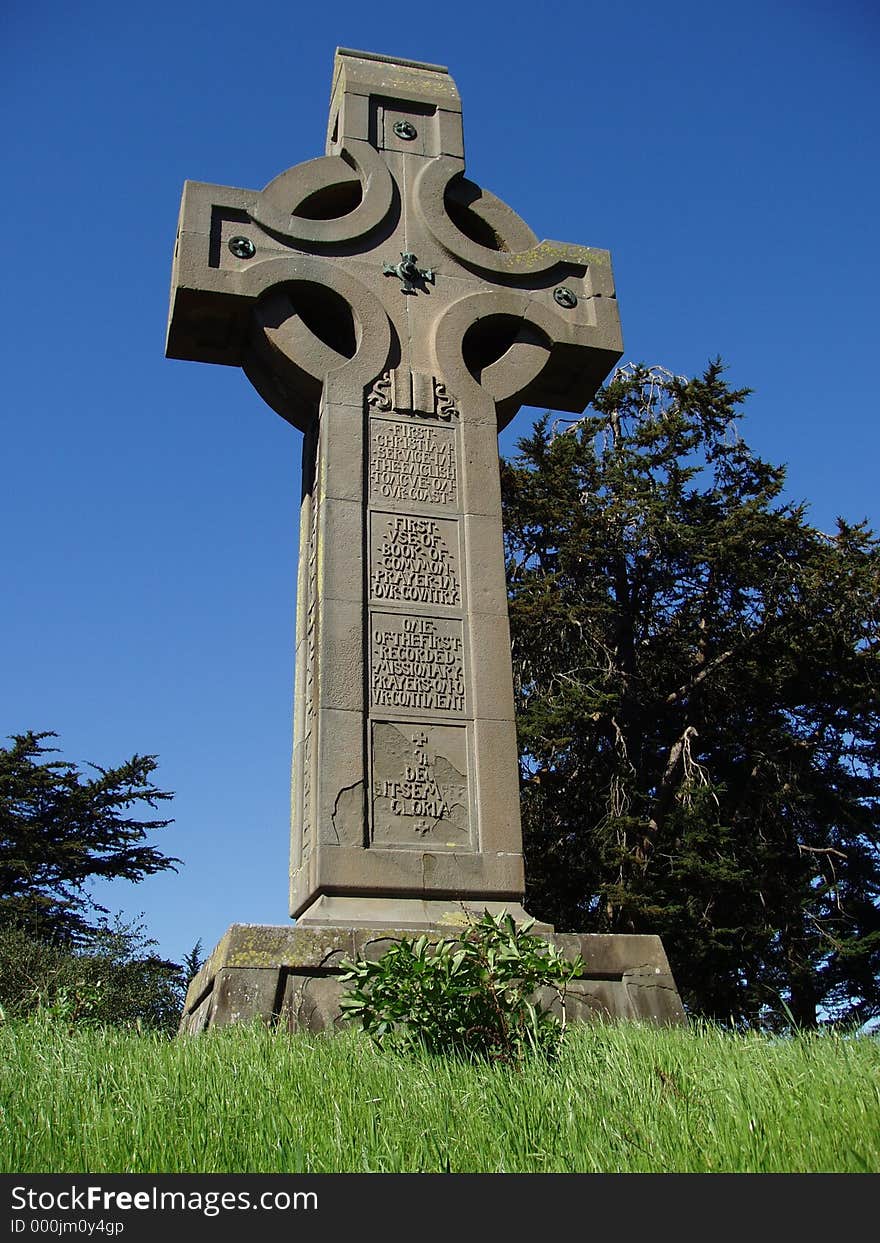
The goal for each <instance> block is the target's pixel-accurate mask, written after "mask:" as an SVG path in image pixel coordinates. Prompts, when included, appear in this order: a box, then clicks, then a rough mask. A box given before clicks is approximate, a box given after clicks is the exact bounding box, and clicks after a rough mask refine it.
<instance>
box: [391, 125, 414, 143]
mask: <svg viewBox="0 0 880 1243" xmlns="http://www.w3.org/2000/svg"><path fill="white" fill-rule="evenodd" d="M394 132H395V134H396V135H397V137H398V138H405V139H406V141H407V142H412V140H413V139H414V138H415V137H416V136H417V134H418V131H417V129H416V127H415V126H414V125H413V124H412V123H411V122H410V121H395V122H394Z"/></svg>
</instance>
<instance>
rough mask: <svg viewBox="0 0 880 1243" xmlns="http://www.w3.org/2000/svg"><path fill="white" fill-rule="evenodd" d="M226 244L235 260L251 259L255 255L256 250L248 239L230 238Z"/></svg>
mask: <svg viewBox="0 0 880 1243" xmlns="http://www.w3.org/2000/svg"><path fill="white" fill-rule="evenodd" d="M228 244H229V249H230V250H231V251H232V253H233V254H234V255H235V257H236V259H253V257H254V255H255V254H256V253H257V248H256V246H255V245H254V244H253V242H252V241H251V239H250V238H249V237H241V236H238V237H231V238H230V239H229V243H228Z"/></svg>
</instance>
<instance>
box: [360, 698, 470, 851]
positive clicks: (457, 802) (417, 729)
mask: <svg viewBox="0 0 880 1243" xmlns="http://www.w3.org/2000/svg"><path fill="white" fill-rule="evenodd" d="M372 765H373V773H372V795H373V834H372V835H373V843H372V844H373V845H374V846H393V847H395V848H398V849H399V848H400V847H407V846H410V847H414V848H418V849H422V850H424V849H426V848H430V847H434V848H438V849H439V848H443V849H456V848H457V849H459V850H470V849H472V848H473V844H472V841H471V827H470V826H471V816H470V794H469V790H468V768H469V765H468V740H467V730H466V729H465V728H464V726H460V725H433V724H432V725H422V724H419V725H412V724H405V723H403V722H392V721H374V722H373V726H372Z"/></svg>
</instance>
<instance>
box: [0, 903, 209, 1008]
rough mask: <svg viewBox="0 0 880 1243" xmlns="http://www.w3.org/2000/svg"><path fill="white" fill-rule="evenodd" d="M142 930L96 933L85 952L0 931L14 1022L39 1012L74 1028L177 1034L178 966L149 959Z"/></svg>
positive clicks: (5, 1004)
mask: <svg viewBox="0 0 880 1243" xmlns="http://www.w3.org/2000/svg"><path fill="white" fill-rule="evenodd" d="M153 944H154V942H153V941H151V940H150V939H149V938H147V937H145V936H144V935H143V932H142V930H141V927H140V926H139V925H137V924H130V925H126V924H123V923H120V922H118V921H117V923H116V924H115V925H105V926H104V927H101V928H98V929H95V930H94V932H93V934H92V936H91V937H90V939H89V941H88V943H87V944H86V945H84V946H82V947H81V948H78V949H73V948H71V947H70V946H65V945H61V944H58V943H53V942H50V941H44V940H40V939H38V938H35V937H34V936H32V935H31V934H30V933H29V932H28V931H27V929H25V928H24V927H22V926H19V925H16V924H10V925H6V926H0V1008H2V1011H3V1014H4V1015H5V1016H6V1017H7V1018H19V1017H25V1016H27V1015H30V1014H34V1013H36V1012H37V1011H40V1012H42V1013H44V1014H47V1015H51V1016H54V1017H55V1018H58V1019H62V1020H64V1021H65V1022H67V1023H69V1024H71V1025H77V1024H83V1023H87V1024H107V1025H114V1026H137V1027H147V1028H151V1029H157V1030H160V1031H168V1032H171V1031H174V1030H175V1028H176V1027H177V1023H178V1021H179V1019H180V1012H181V1008H182V1005H183V992H184V988H185V983H186V982H185V980H184V979H183V974H184V973H183V970H182V968H181V967H180V966H178V964H177V963H173V962H168V961H166V960H165V959H164V958H160V957H159V956H158V955H156V954H153V953H150V952H145V951H149V950H150V948H151V947H152V945H153Z"/></svg>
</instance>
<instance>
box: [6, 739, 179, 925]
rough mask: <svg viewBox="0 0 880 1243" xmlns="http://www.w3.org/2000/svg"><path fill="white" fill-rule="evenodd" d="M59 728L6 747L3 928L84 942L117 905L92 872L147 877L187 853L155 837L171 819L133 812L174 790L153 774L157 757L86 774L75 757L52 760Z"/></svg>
mask: <svg viewBox="0 0 880 1243" xmlns="http://www.w3.org/2000/svg"><path fill="white" fill-rule="evenodd" d="M54 737H55V735H54V734H52V733H49V732H45V733H34V732H32V731H29V732H27V733H25V734H18V735H15V736H14V737H13V738H12V740H11V741H12V746H11V747H8V748H0V927H11V926H16V927H18V928H21V929H24V930H25V931H26V932H27V933H28V935H30V936H32V937H34V938H36V939H39V940H42V941H50V942H53V943H55V944H57V945H66V946H70V947H77V946H80V945H82V944H84V943H85V942H89V941H90V940H91V939H92V937H93V934H94V932H95V925H94V924H93V918H94V917H95V916H98V917H102V916H105V915H106V914H107V911H106V908H104V907H102V906H100V905H99V904H98V903H97V902H95V901H94V899H93V898H92V896H91V895H90V893H89V891H88V882H89V881H90V880H91V878H93V877H102V878H104V879H113V878H115V877H122V878H124V879H125V880H130V881H139V880H142V879H143V877H144V876H150V875H152V874H153V873H155V872H160V871H163V870H164V869H166V868H172V869H173V867H174V864H175V863H178V862H179V860H178V859H174V858H171V857H168V856H166V855H163V854H162V853H161V852H160V851H159V850H158V849H157V848H156V847H155V846H150V845H147V844H146V843H145V838H146V835H147V833H148V832H149V831H151V830H153V829H162V828H165V827H166V825H168V824H170V823H171V821H170V820H159V819H152V820H139V819H137V818H136V817H135V816H134V815H132V814H131V809H132V808H133V807H135V806H137V805H138V804H145V805H146V806H148V807H151V808H155V807H156V806H157V804H158V803H159V802H160V801H162V800H165V799H170V798H172V797H173V796H172V795H171V794H170V793H169V792H167V791H164V790H159V789H158V788H157V787H156V786H154V785H153V783H152V781H151V780H150V775H151V773H152V772H153V771H154V770H155V768H156V758H155V756H152V755H135V756H133V757H132V758H131V759H130V760H127V761H126V762H125V763H123V764H120V765H119V766H118V767H117V768H100V767H98V766H97V765H90V767H91V768H93V769H94V772H95V773H96V776H93V777H86V778H84V777H83V775H82V774H81V773H80V771H79V769H77V767H76V766H75V765H74V764H70V763H68V762H67V761H64V760H44V759H43V757H44V756H45V755H46V754H50V753H54V751H55V748H52V747H47V746H45V745H44V740H45V739H47V738H54Z"/></svg>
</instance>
